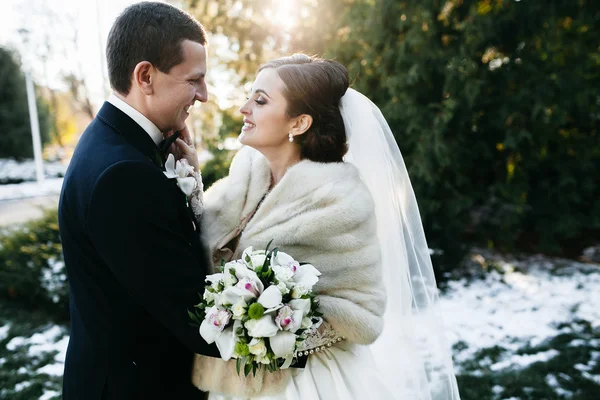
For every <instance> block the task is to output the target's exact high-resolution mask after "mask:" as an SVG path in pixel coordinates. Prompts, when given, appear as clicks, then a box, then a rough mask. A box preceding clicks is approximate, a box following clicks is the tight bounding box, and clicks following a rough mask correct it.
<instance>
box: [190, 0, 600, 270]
mask: <svg viewBox="0 0 600 400" xmlns="http://www.w3.org/2000/svg"><path fill="white" fill-rule="evenodd" d="M184 3H185V2H184ZM276 3H277V2H276V1H266V2H257V1H252V0H226V1H219V2H215V1H210V0H191V1H188V2H187V7H186V8H187V10H188V11H190V12H191V13H192V14H194V15H195V16H196V17H197V18H198V19H199V20H200V21H201V22H202V23H203V24H205V26H206V27H207V29H208V30H209V31H210V32H212V33H213V34H214V35H215V37H219V36H223V37H226V38H227V40H224V41H220V40H217V41H216V43H211V46H214V47H213V48H212V49H211V50H209V51H210V52H212V53H214V54H216V55H217V57H216V58H214V60H213V62H214V63H216V64H220V66H219V67H220V68H222V67H223V66H225V67H226V68H228V69H230V70H231V71H233V72H235V73H236V77H237V78H236V79H238V80H237V85H238V86H239V87H240V88H243V90H242V89H240V91H247V90H248V89H249V86H248V85H247V82H251V81H252V79H253V76H254V74H255V71H256V69H257V67H258V66H259V65H260V64H261V63H263V62H265V61H267V60H269V59H272V58H274V57H278V56H281V55H285V54H290V53H293V52H305V53H308V54H317V55H320V56H323V57H327V58H335V59H337V60H338V61H340V62H342V63H344V64H345V65H346V66H347V67H348V69H349V72H350V76H351V79H352V82H353V87H355V88H356V89H357V90H359V91H361V92H363V93H364V94H366V95H367V96H368V97H370V98H371V99H372V100H373V101H374V102H375V103H376V104H377V105H378V106H379V107H380V108H381V109H382V111H383V113H384V115H385V116H386V118H387V120H388V122H389V124H390V126H391V128H392V131H393V132H394V134H395V136H396V139H397V141H398V144H399V146H400V149H401V150H402V152H403V155H404V157H405V160H406V163H407V167H408V169H409V173H410V175H411V178H412V183H413V186H414V188H415V191H416V194H417V198H418V199H419V204H420V208H421V213H422V216H423V221H424V225H425V229H426V233H427V237H428V240H429V243H430V247H432V248H435V249H440V250H442V252H438V255H436V256H434V257H435V258H436V259H435V260H434V263H435V265H436V269H437V271H438V273H439V272H445V271H448V270H450V269H452V268H453V267H454V266H455V265H456V264H457V262H458V260H460V259H461V258H462V257H463V255H464V252H465V250H466V249H467V248H468V247H469V246H471V245H474V244H475V245H480V246H481V245H483V246H487V247H490V248H494V249H496V250H500V251H514V250H522V251H526V252H543V253H546V254H552V255H562V256H569V257H576V256H578V255H580V254H581V250H582V249H583V248H584V247H585V246H587V245H590V244H593V243H597V242H598V238H599V237H600V235H599V233H600V202H597V201H596V199H597V198H598V197H599V195H600V180H599V179H598V171H600V136H599V132H598V128H599V126H600V124H599V120H600V95H599V93H600V90H599V89H600V68H599V67H600V41H599V40H598V38H599V37H600V3H598V2H595V1H592V0H553V1H548V2H531V1H515V0H477V1H476V0H423V1H418V2H416V1H397V0H329V1H318V2H317V1H312V0H298V1H295V2H293V3H294V5H293V9H292V10H291V12H289V13H288V15H289V16H291V17H292V18H290V19H289V20H285V19H283V20H282V19H280V18H277V16H276V15H274V14H273V13H271V12H270V11H269V10H275V9H277V7H276ZM225 52H229V54H230V57H229V58H227V59H226V60H223V59H222V58H221V57H219V54H225ZM240 104H241V103H238V106H239V105H240ZM221 112H222V113H223V115H224V116H223V117H222V119H223V124H222V125H221V128H220V129H219V131H218V134H217V136H216V138H215V139H214V142H216V143H222V141H223V140H224V139H225V138H226V137H232V136H235V135H237V132H239V126H240V124H241V123H240V122H239V121H240V118H239V112H238V111H237V107H230V108H228V109H225V110H221ZM213 148H215V147H214V146H213ZM224 153H227V150H221V152H220V153H217V156H216V157H215V158H214V159H213V160H212V161H211V162H210V164H208V165H207V166H205V168H204V170H203V173H204V175H205V177H210V179H209V181H211V182H212V181H213V180H214V179H216V178H218V177H220V176H222V175H223V174H224V173H225V171H226V168H227V165H228V162H229V160H230V159H231V157H228V156H225V154H224ZM207 183H209V182H207ZM206 186H207V187H208V186H209V185H208V184H207V185H206Z"/></svg>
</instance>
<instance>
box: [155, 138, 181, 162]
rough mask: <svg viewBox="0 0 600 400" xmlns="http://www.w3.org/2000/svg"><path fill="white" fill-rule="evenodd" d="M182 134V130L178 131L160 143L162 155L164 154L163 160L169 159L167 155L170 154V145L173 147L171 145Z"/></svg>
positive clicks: (159, 147)
mask: <svg viewBox="0 0 600 400" xmlns="http://www.w3.org/2000/svg"><path fill="white" fill-rule="evenodd" d="M180 135H181V132H179V131H177V132H175V133H174V134H172V135H171V136H169V137H168V138H166V139H164V140H163V141H162V142H160V143H159V144H158V149H159V150H160V155H161V156H162V159H163V161H164V160H166V159H167V156H168V154H169V147H171V145H172V144H173V143H175V141H176V140H177V138H178V137H179V136H180Z"/></svg>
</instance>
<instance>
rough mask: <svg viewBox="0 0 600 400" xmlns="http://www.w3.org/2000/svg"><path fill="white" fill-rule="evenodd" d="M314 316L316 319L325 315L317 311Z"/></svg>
mask: <svg viewBox="0 0 600 400" xmlns="http://www.w3.org/2000/svg"><path fill="white" fill-rule="evenodd" d="M313 316H315V317H322V316H323V313H321V312H319V311H316V310H315V312H314V313H313Z"/></svg>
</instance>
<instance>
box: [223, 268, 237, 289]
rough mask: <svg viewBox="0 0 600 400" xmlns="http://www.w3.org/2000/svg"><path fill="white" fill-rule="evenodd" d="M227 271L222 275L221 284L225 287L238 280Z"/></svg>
mask: <svg viewBox="0 0 600 400" xmlns="http://www.w3.org/2000/svg"><path fill="white" fill-rule="evenodd" d="M227 272H228V273H227V275H225V276H224V277H223V284H224V286H225V287H231V286H233V285H235V284H236V283H237V282H238V280H237V278H236V277H235V276H233V275H231V273H229V271H227Z"/></svg>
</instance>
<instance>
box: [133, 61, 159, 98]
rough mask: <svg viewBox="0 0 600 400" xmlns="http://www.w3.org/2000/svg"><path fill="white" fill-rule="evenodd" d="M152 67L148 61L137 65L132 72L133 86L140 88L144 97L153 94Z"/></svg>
mask: <svg viewBox="0 0 600 400" xmlns="http://www.w3.org/2000/svg"><path fill="white" fill-rule="evenodd" d="M154 69H155V68H154V66H153V65H152V63H150V62H149V61H141V62H139V63H137V65H136V66H135V68H134V70H133V84H134V85H135V86H137V87H138V88H140V90H141V91H142V92H143V93H144V94H145V95H151V94H153V93H154V87H153V78H154Z"/></svg>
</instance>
